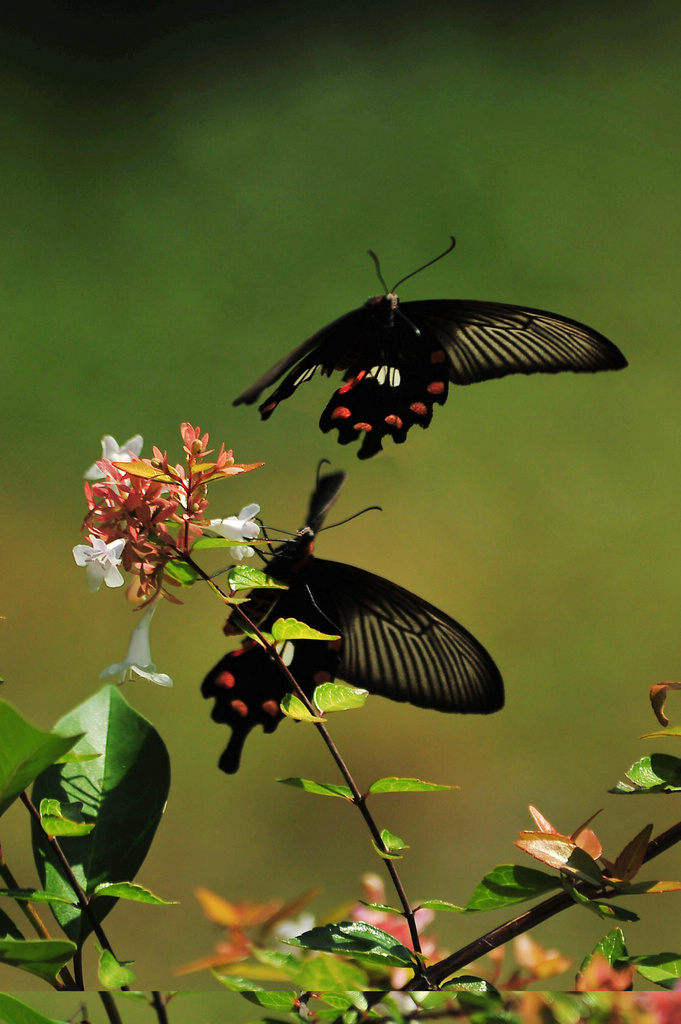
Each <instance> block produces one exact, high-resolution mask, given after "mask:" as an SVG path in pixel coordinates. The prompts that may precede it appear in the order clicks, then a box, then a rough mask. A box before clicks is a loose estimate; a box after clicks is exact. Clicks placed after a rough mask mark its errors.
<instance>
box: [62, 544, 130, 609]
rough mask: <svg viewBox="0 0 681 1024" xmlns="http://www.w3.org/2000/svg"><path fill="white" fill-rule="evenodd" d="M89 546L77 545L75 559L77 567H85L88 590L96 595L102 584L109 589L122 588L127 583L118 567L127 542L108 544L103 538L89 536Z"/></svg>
mask: <svg viewBox="0 0 681 1024" xmlns="http://www.w3.org/2000/svg"><path fill="white" fill-rule="evenodd" d="M89 540H90V543H89V544H76V546H75V548H74V549H73V557H74V559H75V560H76V565H84V566H85V579H86V580H87V585H88V590H89V591H90V592H91V593H93V594H96V593H97V591H98V590H99V588H100V587H101V585H102V583H106V585H107V587H122V586H123V584H124V583H125V580H124V579H123V576H122V575H121V573H120V571H119V569H118V566H119V565H120V564H121V552H122V551H123V548H124V547H125V540H112V541H109V543H108V544H107V543H106V542H105V541H103V540H102V538H101V537H95V536H93V534H89Z"/></svg>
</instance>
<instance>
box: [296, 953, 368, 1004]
mask: <svg viewBox="0 0 681 1024" xmlns="http://www.w3.org/2000/svg"><path fill="white" fill-rule="evenodd" d="M297 985H298V987H299V988H301V989H305V990H306V991H308V992H324V993H326V992H329V991H335V992H347V991H348V990H350V989H357V990H362V989H366V988H369V980H368V978H367V975H366V972H365V971H364V970H363V969H362V968H361V967H360V966H359V964H356V963H353V962H352V961H351V960H341V959H340V957H337V956H332V955H331V954H330V953H320V954H319V955H318V956H315V957H311V958H310V959H309V960H304V961H303V962H302V963H301V965H300V973H299V975H298V980H297ZM324 998H326V995H325V996H324ZM350 1005H352V1003H350Z"/></svg>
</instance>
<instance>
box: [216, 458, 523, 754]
mask: <svg viewBox="0 0 681 1024" xmlns="http://www.w3.org/2000/svg"><path fill="white" fill-rule="evenodd" d="M345 477H346V474H345V473H342V472H340V473H330V474H327V475H326V476H324V477H322V478H321V480H319V482H318V484H317V487H316V490H315V492H314V493H313V495H312V498H311V501H310V509H309V512H308V516H307V521H306V524H305V526H304V527H303V529H302V530H300V531H299V533H298V535H297V537H296V539H295V540H291V541H284V542H283V543H282V544H281V545H280V546H279V548H278V550H277V552H276V554H275V555H274V557H273V558H272V559H271V560H270V562H269V563H268V566H267V572H268V574H269V575H270V576H273V577H274V578H275V579H276V580H278V581H280V582H282V583H288V585H289V589H288V590H285V591H276V590H275V591H271V590H269V591H268V590H261V591H259V592H258V593H257V595H256V596H255V597H254V598H253V599H252V600H251V601H250V602H249V604H248V606H247V612H248V614H249V616H250V617H251V618H252V619H256V620H259V623H260V626H261V628H262V629H265V630H269V629H270V627H271V625H272V623H273V622H274V621H275V620H276V619H278V618H295V619H298V620H300V621H302V622H305V623H306V624H307V625H308V626H313V627H314V628H315V629H319V630H321V631H322V632H324V633H340V634H341V639H340V640H335V641H320V640H297V641H295V643H292V645H291V647H289V649H288V652H287V654H288V655H290V654H291V653H292V661H291V663H290V665H291V671H292V673H293V675H294V676H295V678H296V680H297V681H298V683H299V684H300V686H301V687H302V689H303V690H304V691H305V693H306V694H307V695H308V696H310V695H311V694H312V691H313V690H314V688H315V686H316V685H318V684H319V683H321V682H325V681H327V680H329V679H334V678H336V676H339V677H340V678H341V679H344V680H345V681H346V682H349V683H353V684H354V685H356V686H362V687H365V688H366V689H367V690H369V691H370V692H371V693H375V694H380V695H382V696H384V697H390V698H391V699H392V700H399V701H409V702H410V703H411V704H416V705H417V706H419V707H423V708H433V709H435V710H437V711H455V712H458V713H459V714H478V715H486V714H490V713H491V712H492V711H498V710H499V709H500V708H501V707H503V703H504V687H503V683H502V680H501V676H500V674H499V670H498V668H497V667H496V665H495V664H494V662H493V661H492V659H491V658H490V656H489V654H488V653H487V651H486V650H485V649H484V648H483V647H482V646H481V644H480V643H478V641H477V640H476V639H475V637H473V636H471V634H470V633H469V632H467V630H465V629H464V628H463V626H460V625H459V624H458V622H455V621H454V619H451V618H450V617H449V616H448V615H446V614H445V613H444V612H441V611H439V610H438V609H437V608H435V607H434V606H433V605H431V604H428V602H427V601H424V600H423V599H422V598H420V597H416V595H415V594H411V593H409V591H408V590H403V589H402V587H398V586H397V585H396V584H395V583H390V582H389V581H388V580H384V579H382V578H381V577H380V576H374V575H373V573H370V572H365V571H364V570H363V569H357V568H355V567H354V566H352V565H344V564H343V563H341V562H328V561H326V560H324V559H321V558H315V557H314V556H313V554H312V548H313V545H314V539H315V534H316V533H317V532H318V531H319V529H320V528H321V526H322V523H323V522H324V518H325V517H326V514H327V512H328V511H329V509H330V508H331V506H332V505H333V503H334V502H335V501H336V498H337V497H338V495H339V493H340V490H341V488H342V486H343V484H344V482H345ZM234 619H235V620H236V621H237V628H236V629H235V628H234V626H233V625H232V621H231V620H230V619H228V620H227V625H226V627H225V632H226V633H228V634H234V633H235V632H240V630H239V628H238V611H236V613H234ZM288 689H289V687H288V685H287V683H286V680H285V678H284V676H283V675H282V673H281V671H280V669H279V668H278V667H277V665H276V664H275V663H274V662H273V661H272V660H271V659H270V658H269V656H268V655H267V654H266V652H265V651H264V650H263V649H262V648H261V647H260V646H258V645H257V644H256V643H255V642H253V641H250V640H249V641H246V643H245V644H244V646H243V647H242V648H240V649H239V650H237V651H232V652H231V653H229V654H226V655H225V657H224V658H222V659H221V660H220V661H219V662H218V664H217V665H216V666H215V668H213V669H212V670H211V671H210V672H209V673H208V675H207V676H206V678H205V679H204V681H203V683H202V686H201V692H202V694H203V696H204V697H214V698H215V705H214V707H213V710H212V713H211V714H212V717H213V719H214V720H215V721H216V722H225V723H226V724H227V725H229V726H230V728H231V729H232V736H231V738H230V741H229V743H228V745H227V748H226V750H225V752H224V753H223V755H222V757H221V758H220V768H222V770H223V771H225V772H229V773H232V772H235V771H236V770H237V769H238V767H239V760H240V757H241V750H242V747H243V744H244V741H245V739H246V737H247V735H248V733H249V732H250V731H251V729H252V728H253V727H254V726H255V725H262V727H263V729H264V730H265V732H273V731H274V730H275V729H276V727H277V725H278V724H279V722H280V721H281V719H282V713H281V711H280V709H279V704H280V702H281V699H282V697H283V696H284V694H285V693H286V692H287V690H288Z"/></svg>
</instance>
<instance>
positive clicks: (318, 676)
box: [201, 577, 340, 775]
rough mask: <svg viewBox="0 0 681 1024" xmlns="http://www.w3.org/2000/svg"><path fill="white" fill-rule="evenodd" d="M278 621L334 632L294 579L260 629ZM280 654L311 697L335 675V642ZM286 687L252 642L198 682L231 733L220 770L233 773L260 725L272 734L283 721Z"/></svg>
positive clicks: (288, 647)
mask: <svg viewBox="0 0 681 1024" xmlns="http://www.w3.org/2000/svg"><path fill="white" fill-rule="evenodd" d="M279 618H295V619H298V620H299V621H301V622H305V623H306V624H307V625H308V626H312V627H313V628H314V629H318V630H320V632H322V633H332V632H333V630H332V629H331V628H330V623H329V621H328V619H327V618H326V616H325V615H324V614H323V613H321V612H320V610H319V609H318V608H317V606H316V604H315V603H314V601H312V600H311V597H310V592H309V590H308V588H307V587H306V586H305V585H304V584H303V583H302V582H301V580H300V579H299V577H295V578H294V580H293V582H292V583H291V586H290V589H289V590H286V591H282V592H281V596H280V597H279V598H278V600H277V601H276V604H275V606H274V607H273V608H272V609H271V610H270V612H269V613H268V615H267V617H266V618H265V619H264V621H263V622H262V624H261V627H260V628H261V629H262V630H264V631H266V632H269V631H270V629H271V627H272V623H273V622H275V621H276V620H277V619H279ZM281 654H282V657H283V658H284V660H285V661H286V662H287V663H288V664H289V666H290V669H291V672H292V673H293V675H294V677H295V679H296V681H297V682H298V684H299V685H300V686H301V687H302V689H303V691H304V692H305V693H306V694H307V695H308V696H311V694H312V691H313V690H314V688H315V686H316V685H318V683H321V682H324V681H326V680H329V679H333V678H334V677H335V675H336V672H337V669H338V663H339V658H340V641H333V640H331V641H325V640H296V641H295V642H294V643H291V642H289V643H287V644H285V645H284V647H283V650H282V652H281ZM290 689H291V686H290V685H289V684H288V682H287V681H286V679H285V677H284V675H283V673H282V672H281V669H280V668H279V666H278V665H277V664H276V662H274V661H273V660H272V659H271V658H270V657H269V655H268V654H267V653H266V652H265V651H264V650H263V648H262V647H260V646H259V645H258V644H256V643H255V642H254V641H252V640H248V641H246V643H245V644H244V645H243V647H240V648H239V649H238V650H236V651H230V652H229V653H228V654H226V655H225V656H224V657H223V658H221V659H220V661H219V662H218V664H217V665H216V666H215V667H214V668H212V669H211V671H210V672H209V673H208V675H207V676H206V678H205V679H204V681H203V683H202V684H201V693H202V694H203V696H204V697H205V698H206V699H210V698H213V699H214V700H215V703H214V705H213V709H212V711H211V717H212V719H213V721H214V722H220V723H222V724H225V725H228V726H229V727H230V728H231V730H232V735H231V737H230V740H229V743H228V744H227V747H226V749H225V751H224V753H223V754H222V756H221V758H220V761H219V766H220V768H221V769H222V771H224V772H227V773H228V774H230V775H232V774H233V773H234V772H236V771H237V770H238V768H239V762H240V759H241V752H242V749H243V745H244V743H245V741H246V738H247V736H248V734H249V733H250V731H251V729H253V728H254V727H255V726H256V725H262V727H263V730H264V731H265V732H266V733H269V732H274V730H275V729H276V728H277V726H278V725H279V722H280V721H281V720H282V718H283V715H282V712H281V711H280V709H279V705H280V704H281V701H282V698H283V697H284V694H286V693H288V692H289V690H290Z"/></svg>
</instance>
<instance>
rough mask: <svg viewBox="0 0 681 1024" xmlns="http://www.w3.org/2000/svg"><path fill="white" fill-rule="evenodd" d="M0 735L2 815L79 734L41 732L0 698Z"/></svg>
mask: <svg viewBox="0 0 681 1024" xmlns="http://www.w3.org/2000/svg"><path fill="white" fill-rule="evenodd" d="M0 738H1V742H0V814H4V813H5V811H6V810H7V808H8V807H9V806H10V804H12V803H13V802H14V801H15V800H16V798H17V797H18V796H19V794H20V793H22V792H23V791H24V790H25V789H26V787H27V786H30V784H31V783H32V782H33V780H34V779H35V778H36V777H37V776H38V775H40V773H41V772H42V771H44V770H45V768H47V767H48V766H49V765H51V764H54V762H55V761H56V760H57V758H59V757H62V755H63V754H65V753H66V752H67V751H68V750H70V749H71V747H73V746H75V744H76V743H77V742H78V740H79V739H80V738H81V734H80V733H79V734H78V735H75V736H74V735H70V736H58V735H56V734H55V733H54V732H43V731H42V730H41V729H36V728H34V726H32V725H29V723H28V722H27V721H26V719H25V718H22V716H21V715H20V714H19V712H18V711H15V709H14V708H13V707H12V705H11V704H8V703H7V701H4V700H0Z"/></svg>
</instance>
